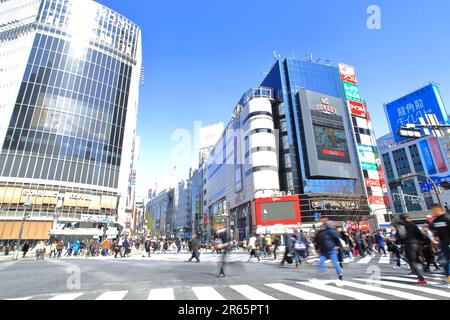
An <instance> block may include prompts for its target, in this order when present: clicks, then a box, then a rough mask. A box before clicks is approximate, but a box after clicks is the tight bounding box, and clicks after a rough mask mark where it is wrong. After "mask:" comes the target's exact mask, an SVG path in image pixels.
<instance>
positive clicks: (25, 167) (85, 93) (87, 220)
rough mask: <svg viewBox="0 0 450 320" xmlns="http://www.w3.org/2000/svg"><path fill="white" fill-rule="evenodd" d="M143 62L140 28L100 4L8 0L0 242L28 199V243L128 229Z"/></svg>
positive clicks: (1, 85)
mask: <svg viewBox="0 0 450 320" xmlns="http://www.w3.org/2000/svg"><path fill="white" fill-rule="evenodd" d="M141 63H142V53H141V30H140V28H139V27H138V26H137V25H135V24H134V23H133V22H131V21H130V20H128V19H127V18H125V17H123V16H122V15H120V14H118V13H116V12H114V11H113V10H111V9H109V8H107V7H105V6H103V5H100V4H98V3H96V2H94V1H91V0H6V1H1V3H0V72H1V74H2V76H1V77H0V96H1V97H2V99H1V100H0V114H1V115H2V117H1V118H0V143H1V144H0V147H1V149H0V240H14V239H17V235H18V229H19V225H20V221H21V219H22V217H23V213H24V209H25V208H24V203H25V201H26V199H29V200H30V201H31V203H32V207H31V210H30V211H29V214H30V216H29V218H28V219H27V221H26V223H25V227H24V233H23V239H25V240H42V239H48V238H49V237H50V236H55V237H58V238H77V239H80V238H83V237H84V238H88V237H99V236H102V235H103V233H107V235H111V236H114V235H115V234H117V233H118V232H119V230H118V229H122V228H123V227H125V226H126V224H127V220H129V219H130V217H127V215H129V214H130V208H132V207H133V206H132V204H131V201H132V197H131V190H132V183H133V181H132V180H133V177H132V174H131V169H132V168H133V167H134V164H133V158H134V152H135V150H134V146H135V133H136V118H137V109H138V95H139V84H140V76H141ZM104 224H107V225H109V226H110V228H108V229H106V228H103V227H104ZM116 227H118V228H116ZM50 229H51V230H50Z"/></svg>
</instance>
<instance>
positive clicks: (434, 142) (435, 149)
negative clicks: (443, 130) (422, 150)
mask: <svg viewBox="0 0 450 320" xmlns="http://www.w3.org/2000/svg"><path fill="white" fill-rule="evenodd" d="M428 143H429V144H430V149H431V152H432V153H433V156H434V161H435V163H436V168H437V169H438V171H439V173H442V172H447V170H448V169H447V165H446V164H445V160H444V156H443V155H442V151H441V147H440V146H439V141H438V139H437V138H436V137H433V138H430V139H428Z"/></svg>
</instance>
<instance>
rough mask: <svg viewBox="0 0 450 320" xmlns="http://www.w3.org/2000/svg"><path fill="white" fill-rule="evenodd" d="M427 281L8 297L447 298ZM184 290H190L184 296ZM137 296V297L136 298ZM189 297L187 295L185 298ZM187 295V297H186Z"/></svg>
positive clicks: (436, 280)
mask: <svg viewBox="0 0 450 320" xmlns="http://www.w3.org/2000/svg"><path fill="white" fill-rule="evenodd" d="M426 278H427V280H428V282H429V284H428V285H426V286H418V285H416V284H415V282H416V281H417V280H416V279H414V276H409V275H403V276H402V275H399V276H383V277H380V278H379V279H371V278H353V279H350V280H344V281H343V282H341V281H339V280H310V281H298V282H290V283H281V282H278V283H265V284H256V285H255V284H253V285H246V284H239V285H229V286H228V285H223V286H218V287H213V286H198V287H191V288H188V289H187V288H185V287H183V288H155V289H150V290H149V292H147V293H146V294H142V292H139V294H135V293H133V291H129V290H121V291H105V292H95V293H92V292H70V293H60V294H54V295H44V296H35V297H34V296H28V297H21V298H15V299H9V300H135V299H147V300H185V299H187V300H260V301H269V300H292V299H300V300H349V299H350V300H374V301H375V300H442V299H448V300H450V288H449V287H447V286H444V285H443V284H442V280H443V277H441V276H439V275H432V276H427V277H426ZM186 291H188V292H189V294H188V295H187V296H186ZM136 297H139V298H136ZM186 297H188V298H186ZM189 297H190V298H189Z"/></svg>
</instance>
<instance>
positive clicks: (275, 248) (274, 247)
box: [273, 237, 280, 260]
mask: <svg viewBox="0 0 450 320" xmlns="http://www.w3.org/2000/svg"><path fill="white" fill-rule="evenodd" d="M279 246H280V238H279V237H276V238H275V239H274V240H273V259H274V260H277V250H278V247H279Z"/></svg>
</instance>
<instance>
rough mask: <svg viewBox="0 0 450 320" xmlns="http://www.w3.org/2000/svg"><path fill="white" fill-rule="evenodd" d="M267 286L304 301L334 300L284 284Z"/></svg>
mask: <svg viewBox="0 0 450 320" xmlns="http://www.w3.org/2000/svg"><path fill="white" fill-rule="evenodd" d="M265 286H267V287H270V288H272V289H275V290H278V291H281V292H284V293H287V294H290V295H291V296H294V297H297V298H300V299H303V300H333V299H331V298H328V297H325V296H321V295H318V294H315V293H311V292H308V291H304V290H301V289H298V288H295V287H291V286H288V285H285V284H282V283H271V284H265Z"/></svg>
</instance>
